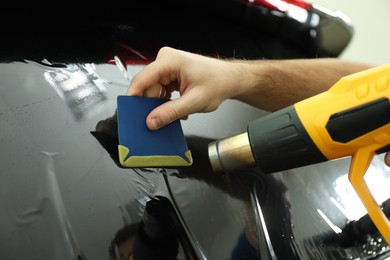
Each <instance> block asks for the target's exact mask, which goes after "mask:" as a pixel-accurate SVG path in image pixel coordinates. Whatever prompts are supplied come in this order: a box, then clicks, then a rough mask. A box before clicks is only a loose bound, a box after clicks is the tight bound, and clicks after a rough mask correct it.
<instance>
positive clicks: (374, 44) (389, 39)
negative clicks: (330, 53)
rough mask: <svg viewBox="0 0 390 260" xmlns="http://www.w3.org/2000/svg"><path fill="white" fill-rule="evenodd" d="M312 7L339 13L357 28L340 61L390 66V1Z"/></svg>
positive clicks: (318, 0) (327, 1)
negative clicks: (350, 60) (387, 64)
mask: <svg viewBox="0 0 390 260" xmlns="http://www.w3.org/2000/svg"><path fill="white" fill-rule="evenodd" d="M311 2H312V3H315V4H319V5H322V6H326V7H327V8H329V9H333V10H340V11H342V12H343V13H344V14H345V15H347V16H348V17H349V18H350V19H351V21H352V24H353V26H354V30H355V31H354V36H353V38H352V40H351V42H350V44H349V45H348V46H347V48H346V49H345V50H344V52H343V53H342V54H341V56H340V57H341V58H345V59H352V60H357V61H362V62H369V63H373V64H383V63H388V62H390V48H389V46H390V34H389V31H388V29H387V28H388V25H389V24H390V16H389V10H390V1H388V0H377V1H365V0H354V1H345V0H344V1H343V0H341V1H340V0H314V1H311Z"/></svg>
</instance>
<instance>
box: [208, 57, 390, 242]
mask: <svg viewBox="0 0 390 260" xmlns="http://www.w3.org/2000/svg"><path fill="white" fill-rule="evenodd" d="M389 99H390V64H385V65H381V66H377V67H374V68H371V69H368V70H365V71H362V72H358V73H355V74H352V75H348V76H345V77H343V78H341V79H340V80H339V81H338V82H336V84H335V85H333V86H332V87H331V88H330V89H329V90H328V91H325V92H323V93H321V94H318V95H316V96H313V97H311V98H308V99H305V100H303V101H300V102H298V103H296V104H294V105H292V106H289V107H286V108H284V109H281V110H279V111H276V112H273V113H270V114H268V115H266V116H264V117H261V118H259V119H256V120H254V121H252V122H250V123H249V124H248V127H247V131H245V132H243V133H239V134H237V135H233V136H230V137H226V138H223V139H221V140H217V141H215V142H212V143H210V144H209V148H208V150H209V159H210V163H211V166H212V168H213V170H214V172H216V173H225V172H234V171H240V170H243V169H245V168H249V167H253V166H256V167H258V168H259V169H260V170H261V172H263V173H274V172H279V171H283V170H288V169H293V168H298V167H301V166H306V165H312V164H316V163H321V162H324V161H328V160H333V159H337V158H343V157H347V156H351V157H352V158H351V165H350V170H349V180H350V182H351V184H352V186H353V188H354V189H355V191H356V192H357V194H358V195H359V197H360V199H361V201H362V202H363V204H364V206H365V207H366V209H367V212H368V215H369V216H370V217H371V219H372V221H373V222H374V224H375V225H376V227H377V228H378V230H379V231H380V232H381V234H382V235H383V237H384V238H385V240H386V241H387V243H388V244H390V222H389V220H388V219H387V217H386V215H385V214H384V213H383V211H382V210H381V208H380V206H379V205H378V203H377V202H376V201H375V199H374V198H373V196H372V195H371V193H370V190H369V188H368V186H367V185H366V183H365V181H364V175H365V173H366V171H367V169H368V167H369V165H370V163H371V160H372V158H373V156H374V155H375V154H379V153H383V152H386V151H388V150H389V149H390V101H389Z"/></svg>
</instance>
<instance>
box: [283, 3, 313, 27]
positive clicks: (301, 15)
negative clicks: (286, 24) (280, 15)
mask: <svg viewBox="0 0 390 260" xmlns="http://www.w3.org/2000/svg"><path fill="white" fill-rule="evenodd" d="M287 15H288V16H289V17H291V18H293V19H294V20H297V21H298V22H300V23H306V21H307V18H308V16H309V14H308V13H307V11H306V10H305V9H303V8H302V7H299V6H296V5H292V4H288V8H287Z"/></svg>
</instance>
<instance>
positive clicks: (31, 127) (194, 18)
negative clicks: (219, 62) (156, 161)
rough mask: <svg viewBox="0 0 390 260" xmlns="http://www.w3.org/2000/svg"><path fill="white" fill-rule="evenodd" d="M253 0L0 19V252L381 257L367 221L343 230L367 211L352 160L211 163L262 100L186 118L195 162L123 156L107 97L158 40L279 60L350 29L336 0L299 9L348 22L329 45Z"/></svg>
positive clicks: (325, 49) (376, 173) (384, 176)
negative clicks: (234, 170) (220, 169)
mask: <svg viewBox="0 0 390 260" xmlns="http://www.w3.org/2000/svg"><path fill="white" fill-rule="evenodd" d="M260 2H261V1H259V2H258V3H257V4H256V3H249V2H246V1H222V0H221V1H210V2H208V1H171V2H169V3H161V2H153V1H151V2H142V1H138V2H132V6H131V8H122V7H121V6H119V5H118V6H116V7H115V8H114V7H113V8H108V7H107V6H102V7H101V8H98V10H93V11H91V10H88V9H77V10H74V12H72V14H71V15H70V14H69V13H67V14H63V13H61V14H59V13H58V14H56V15H53V13H50V15H48V16H41V15H39V16H35V15H33V14H26V15H25V16H24V18H23V22H22V23H20V24H9V23H8V24H5V23H3V24H2V25H1V30H2V36H3V41H2V43H1V49H0V60H1V63H0V78H1V83H0V147H1V150H0V155H1V157H0V158H1V164H0V169H1V170H0V205H1V211H0V231H1V232H0V258H1V259H7V260H8V259H127V258H126V257H128V256H130V255H132V256H133V257H134V259H176V258H177V259H251V258H250V257H254V256H255V257H256V258H261V259H371V258H377V259H385V257H386V256H388V255H389V251H390V248H389V246H388V245H387V244H386V243H385V242H384V241H383V239H382V238H381V236H380V234H378V233H377V232H376V231H375V229H374V230H372V229H369V230H368V231H367V230H366V232H365V233H364V232H363V233H362V234H361V233H359V234H357V235H356V232H355V231H348V230H349V229H348V228H347V227H348V223H352V224H353V223H355V222H350V221H352V220H358V219H360V218H361V217H362V216H364V215H365V213H364V209H363V208H362V206H361V204H360V201H359V200H358V199H357V197H356V196H355V194H354V193H353V191H352V188H351V187H350V185H349V183H348V179H347V173H348V167H349V165H348V163H349V159H348V158H346V159H340V160H337V161H333V162H327V163H323V164H320V165H315V166H309V167H303V168H301V169H295V170H290V171H286V172H281V173H276V174H272V175H264V174H262V173H261V172H259V171H258V170H257V169H253V170H251V171H248V172H243V173H240V174H236V175H216V174H214V173H213V172H211V170H210V167H209V162H208V157H207V145H208V143H209V142H210V141H212V140H215V139H217V138H222V137H224V136H227V135H231V134H235V133H238V132H241V131H244V130H245V129H246V126H247V124H248V122H250V121H251V120H254V119H256V118H258V117H260V116H263V115H265V114H266V113H267V112H266V111H260V110H257V109H254V108H252V107H249V106H247V105H245V104H242V103H238V102H236V101H233V100H228V101H226V102H225V103H223V104H222V105H221V107H220V108H219V109H218V110H217V111H215V112H212V113H209V114H196V115H191V116H190V119H188V120H185V121H182V126H183V130H184V133H185V135H186V138H187V143H188V146H189V148H190V149H191V151H192V154H193V157H194V165H193V166H191V167H188V168H183V169H164V168H142V169H141V168H140V169H128V168H127V169H126V168H122V167H121V166H120V165H119V164H118V161H117V156H118V155H117V144H118V141H117V132H116V131H117V128H116V127H117V123H116V117H115V111H116V98H117V96H118V95H123V94H125V93H126V91H127V88H128V86H129V82H130V80H131V78H132V77H133V76H134V75H135V74H136V73H137V72H138V71H139V70H140V69H142V68H143V67H144V66H145V65H146V64H148V63H149V62H151V61H152V60H153V59H154V58H155V55H156V53H157V51H158V50H159V48H160V47H162V46H172V47H176V48H180V49H184V50H188V51H193V52H198V53H202V54H205V55H210V56H219V57H226V58H246V59H259V58H268V59H276V58H305V57H318V56H337V55H339V54H340V53H341V51H342V50H343V48H344V47H345V46H346V45H347V44H348V41H349V40H348V39H350V37H351V32H352V28H351V27H350V25H349V24H348V23H346V22H345V20H343V19H342V18H340V17H333V18H332V16H331V15H329V16H327V15H326V14H327V13H328V14H330V11H329V10H326V9H324V8H322V9H318V8H316V7H315V6H310V8H311V9H308V10H306V9H305V10H306V12H307V19H309V18H310V17H311V19H319V18H320V17H325V18H323V19H325V21H326V19H330V20H328V22H326V23H325V25H329V21H332V22H333V23H335V24H338V25H340V27H338V28H341V29H340V30H341V31H343V30H345V32H347V34H345V35H344V41H343V42H338V44H336V42H337V39H338V38H337V37H336V38H332V37H333V36H332V37H331V36H329V35H328V34H327V33H325V31H326V30H324V29H323V27H321V26H320V27H318V28H317V29H318V30H316V28H315V26H314V25H320V24H321V21H324V20H321V19H319V20H317V23H314V22H312V23H310V22H309V23H307V22H306V21H311V20H310V19H309V20H305V21H304V22H303V23H301V24H300V23H298V22H299V21H298V20H296V19H293V18H291V17H289V14H291V12H290V13H289V12H283V10H276V9H273V8H270V7H269V6H264V5H261V3H260ZM292 2H294V1H292ZM298 2H300V1H298ZM65 10H69V9H68V8H65ZM320 10H321V11H320ZM301 11H302V10H301ZM315 14H317V16H318V17H317V18H313V17H316V16H315ZM281 19H285V20H281ZM291 19H292V20H291ZM256 21H261V22H262V24H261V26H260V27H259V24H256ZM274 22H275V23H276V22H277V24H278V27H277V28H276V29H275V30H273V29H272V30H268V29H269V28H270V27H271V26H272V25H275V23H274ZM291 22H292V23H291ZM265 23H266V24H265ZM310 24H311V25H310ZM267 25H269V27H268V26H267ZM304 25H305V26H306V27H305V26H304ZM307 25H310V26H311V27H310V26H309V29H308V30H307V28H308V27H307ZM264 27H267V28H266V29H264ZM281 28H284V30H285V32H290V33H291V32H293V31H294V30H298V31H300V32H301V33H302V34H296V33H294V34H293V35H291V34H288V33H284V32H283V30H282V31H281ZM288 28H290V29H288ZM291 28H292V29H291ZM321 28H322V29H321ZM313 30H314V31H315V33H314V31H313ZM329 30H330V31H331V32H334V30H331V29H329ZM310 32H311V33H310ZM307 33H309V34H307ZM348 34H349V36H348ZM346 35H347V36H346ZM317 36H318V38H317ZM319 36H321V37H319ZM305 37H306V38H305ZM348 37H349V38H348ZM329 38H331V39H329ZM323 42H327V44H322V43H323ZM331 43H335V45H334V46H336V45H337V46H338V48H336V47H334V46H333V45H332V44H331ZM332 46H333V47H332ZM286 84H287V83H286ZM281 163H283V162H281ZM388 171H389V170H388V169H387V168H385V166H384V165H383V162H382V158H381V157H380V156H378V157H375V158H374V161H373V163H372V167H370V172H369V174H368V178H370V180H371V181H370V183H371V184H372V185H375V187H378V188H376V193H375V196H376V197H377V198H378V200H380V201H386V200H387V199H388V198H389V196H390V191H389V190H388V189H386V187H388V185H389V184H390V180H389V177H388V176H389V174H388ZM379 187H381V188H382V189H380V188H379ZM386 205H388V204H385V206H386ZM359 223H363V222H359ZM359 223H358V224H356V225H355V226H353V227H356V226H359V225H360V224H359ZM371 224H372V223H371ZM364 227H370V221H369V220H366V219H365V220H364ZM352 229H353V228H352ZM353 230H354V229H353ZM354 232H355V233H354ZM122 257H123V258H122ZM129 259H130V258H129Z"/></svg>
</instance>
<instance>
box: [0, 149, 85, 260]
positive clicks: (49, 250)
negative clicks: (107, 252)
mask: <svg viewBox="0 0 390 260" xmlns="http://www.w3.org/2000/svg"><path fill="white" fill-rule="evenodd" d="M41 154H42V157H41V169H40V171H39V172H38V173H39V175H38V176H37V177H36V178H37V179H36V182H35V183H34V184H35V185H34V190H35V193H34V197H33V198H32V203H31V205H29V206H28V208H24V209H17V208H16V207H14V206H15V205H13V204H11V201H12V200H11V201H6V211H5V212H6V213H7V214H10V215H11V218H12V222H13V224H14V225H15V227H14V228H15V231H16V232H18V233H19V232H20V233H21V234H22V235H21V237H20V239H21V241H20V242H22V241H23V242H22V243H33V244H34V245H35V246H36V250H37V252H38V254H37V255H39V256H40V257H42V258H43V259H64V260H65V259H80V260H82V259H86V257H85V256H84V253H83V252H82V250H81V246H80V244H79V242H78V241H77V238H76V236H75V234H74V231H73V228H72V225H71V221H70V220H69V217H68V213H67V210H66V207H65V205H64V201H63V199H62V195H61V191H60V189H59V186H58V181H57V177H56V170H55V161H56V158H59V157H60V156H61V154H60V153H58V152H45V151H42V152H41ZM5 196H6V197H9V196H7V188H6V189H5ZM1 221H4V220H1ZM37 230H42V232H37Z"/></svg>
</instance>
